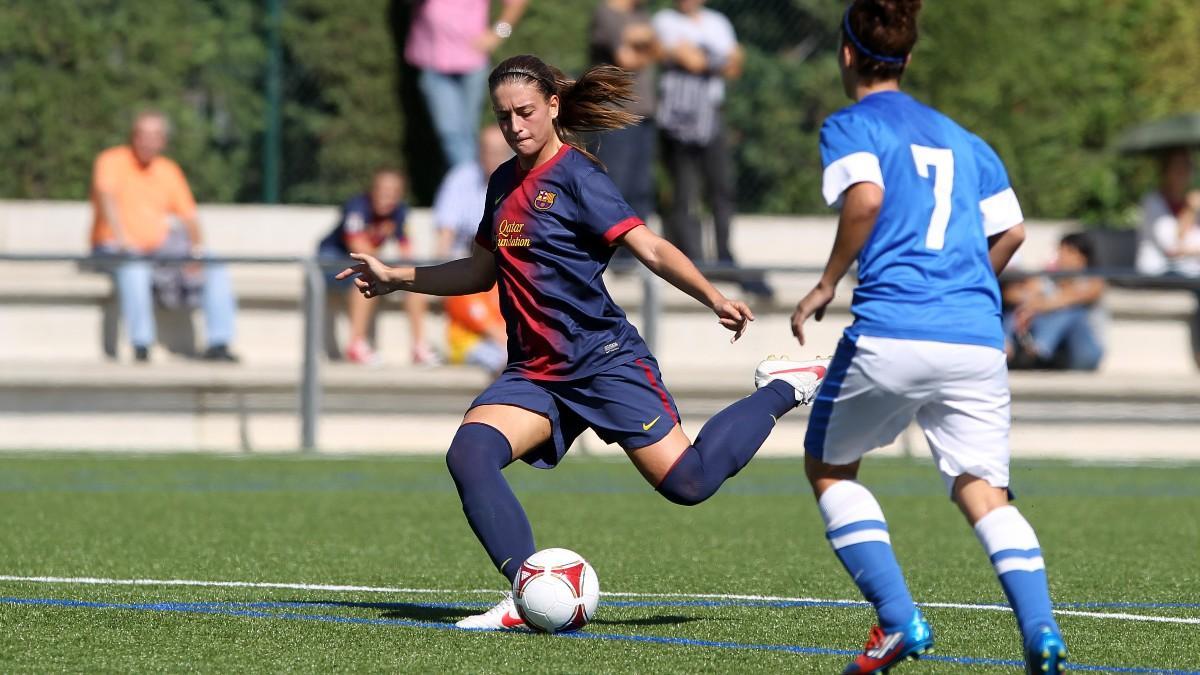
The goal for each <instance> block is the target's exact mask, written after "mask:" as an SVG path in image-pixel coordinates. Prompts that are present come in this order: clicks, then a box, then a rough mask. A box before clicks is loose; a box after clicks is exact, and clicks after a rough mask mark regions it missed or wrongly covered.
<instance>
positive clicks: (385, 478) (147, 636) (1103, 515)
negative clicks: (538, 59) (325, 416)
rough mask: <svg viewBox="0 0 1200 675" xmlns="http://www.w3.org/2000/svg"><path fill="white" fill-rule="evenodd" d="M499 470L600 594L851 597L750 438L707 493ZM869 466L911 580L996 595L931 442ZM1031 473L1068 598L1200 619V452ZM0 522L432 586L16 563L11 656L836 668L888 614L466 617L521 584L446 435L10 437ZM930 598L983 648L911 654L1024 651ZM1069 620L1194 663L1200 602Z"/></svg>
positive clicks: (1034, 505)
mask: <svg viewBox="0 0 1200 675" xmlns="http://www.w3.org/2000/svg"><path fill="white" fill-rule="evenodd" d="M507 475H508V476H509V478H510V480H511V481H512V483H513V485H514V488H515V490H516V492H517V493H518V495H519V496H520V497H521V498H522V501H523V503H524V504H525V507H526V509H527V511H528V513H529V515H530V518H531V519H532V521H533V524H534V531H535V534H536V535H537V539H538V543H539V546H542V547H549V546H563V547H567V548H571V549H574V550H576V551H578V552H580V553H582V554H583V555H584V556H585V557H587V558H588V559H589V560H590V562H591V563H592V565H593V566H594V567H595V568H596V570H597V573H598V575H599V577H600V583H601V589H602V591H609V592H612V591H616V592H626V593H630V592H642V593H679V594H708V593H717V594H742V595H765V596H781V597H789V598H792V597H803V598H816V599H826V600H856V599H857V598H858V596H857V592H856V589H855V588H854V586H853V584H852V583H851V582H850V580H849V579H848V578H847V577H846V575H845V573H844V571H843V570H842V568H841V566H840V565H839V563H838V562H837V560H836V558H835V557H834V556H833V554H832V553H831V552H830V551H829V549H828V547H827V545H826V543H825V540H824V537H823V532H822V525H821V519H820V517H819V515H818V514H817V512H816V508H815V506H814V504H813V500H812V498H811V496H810V495H809V494H808V491H807V488H806V486H805V483H804V479H803V469H802V465H801V463H800V462H798V461H795V460H771V459H760V460H757V461H756V462H754V463H753V464H751V466H750V467H748V468H747V469H746V470H745V471H743V472H742V473H741V474H740V475H739V476H737V477H736V478H734V479H732V480H731V481H730V482H729V483H728V484H727V485H726V486H725V488H724V489H723V490H722V492H721V493H720V494H718V495H717V496H716V497H714V498H713V499H712V500H710V501H709V502H707V503H705V504H703V505H701V506H699V507H694V508H683V507H679V506H674V505H672V504H670V503H668V502H666V501H665V500H663V499H662V498H660V497H659V496H657V495H656V494H655V493H654V492H653V491H652V490H651V489H650V488H648V487H647V486H646V485H645V484H644V483H643V482H642V480H641V478H640V477H638V475H637V472H636V471H635V470H634V469H633V467H632V466H630V465H628V464H627V463H625V462H619V461H608V460H599V459H588V458H584V457H571V458H569V459H568V461H566V462H564V464H563V465H562V466H561V467H560V468H559V469H557V470H555V471H538V470H535V469H531V468H528V467H525V466H513V467H511V468H510V469H509V470H508V472H507ZM862 478H863V481H864V483H866V484H867V485H868V486H870V487H871V488H872V489H873V490H874V491H875V493H876V494H877V495H878V497H879V500H880V502H881V503H882V505H883V507H884V511H885V513H886V514H887V516H888V520H889V525H890V529H891V534H892V540H893V543H894V545H895V548H896V553H897V556H898V558H899V559H900V562H901V564H902V565H903V566H904V569H905V574H906V577H907V579H908V580H909V583H910V586H911V589H912V593H913V596H914V597H915V598H916V599H917V600H918V601H919V602H934V603H965V604H994V603H1002V602H1004V597H1003V594H1002V592H1001V590H1000V588H999V585H998V584H997V583H996V581H995V579H994V577H993V575H992V571H991V568H990V566H989V565H988V563H987V558H986V556H985V555H984V553H983V552H982V550H981V549H980V547H979V545H978V543H977V542H976V540H975V537H974V535H973V533H972V532H971V530H970V528H968V527H967V526H966V525H965V524H964V523H963V522H962V519H961V516H959V514H958V512H957V511H956V510H955V509H954V507H953V506H952V505H951V504H950V503H949V501H948V500H947V499H946V497H945V494H944V492H943V489H942V484H941V480H940V478H939V477H938V476H937V474H936V472H935V471H934V469H933V468H932V467H931V466H930V465H929V464H928V462H922V461H907V460H888V459H872V460H868V461H867V462H866V466H865V468H864V471H863V477H862ZM1013 489H1014V490H1015V491H1016V492H1017V494H1018V496H1019V499H1018V501H1017V505H1018V506H1019V507H1020V508H1021V510H1022V511H1023V512H1024V513H1025V514H1026V515H1027V517H1028V518H1029V520H1030V521H1031V522H1032V523H1033V525H1034V527H1035V528H1036V529H1037V531H1038V534H1039V536H1040V538H1041V542H1042V548H1043V551H1044V554H1045V557H1046V560H1047V563H1048V565H1049V574H1050V584H1051V590H1052V593H1053V595H1054V599H1055V601H1056V602H1059V603H1133V605H1131V606H1120V607H1114V606H1109V607H1078V608H1076V609H1079V610H1081V611H1087V612H1107V613H1124V614H1134V615H1144V616H1162V617H1184V618H1197V617H1200V592H1198V591H1197V589H1198V588H1200V466H1194V465H1192V466H1142V467H1132V466H1121V467H1117V466H1073V465H1068V464H1063V463H1049V462H1022V463H1019V464H1018V466H1017V467H1016V468H1015V470H1014V475H1013ZM0 528H2V530H0V531H2V532H3V536H0V575H10V576H22V577H25V576H29V577H33V576H37V577H71V578H76V577H106V578H114V579H156V580H157V579H184V580H204V581H250V582H287V583H300V584H345V585H356V586H371V587H392V588H409V589H412V588H421V589H435V590H437V589H440V591H439V592H435V593H417V592H408V591H404V592H401V591H391V592H369V591H335V590H320V589H302V588H292V589H286V588H245V587H240V588H239V587H208V586H163V585H144V586H130V585H114V584H107V583H106V584H92V585H86V584H80V583H58V582H56V583H35V582H31V581H0V596H2V598H3V599H2V600H0V671H4V672H12V671H39V672H42V671H48V670H70V671H97V670H120V671H139V672H144V671H181V670H202V671H235V672H241V671H282V670H288V671H328V670H347V671H392V672H395V671H417V672H483V671H501V672H517V671H534V672H579V673H584V672H598V671H603V672H633V671H636V672H730V671H784V670H786V671H790V672H813V673H831V672H840V669H841V667H842V666H843V665H844V664H845V663H846V661H847V660H848V657H847V656H845V655H841V654H836V653H833V654H831V653H830V650H847V651H850V650H857V649H859V648H860V647H861V645H862V642H863V641H864V639H865V637H866V634H867V630H868V628H869V627H870V625H871V623H872V619H873V615H872V613H871V612H870V610H869V609H867V608H864V607H860V606H842V605H836V604H835V605H822V604H819V603H818V604H812V603H809V604H797V603H786V602H767V603H762V602H748V601H729V600H720V599H703V598H694V597H678V598H669V599H659V598H632V597H627V596H623V597H613V596H610V597H607V598H603V599H602V600H601V608H600V611H599V613H598V617H597V619H596V620H595V621H594V622H593V623H592V624H591V625H589V626H588V627H587V628H586V629H585V631H584V634H583V635H584V637H576V638H570V637H565V638H564V637H548V636H542V635H514V634H483V633H471V632H464V631H457V630H452V629H449V628H448V625H449V624H450V623H453V621H455V620H457V619H458V618H460V617H462V616H464V615H466V614H468V613H476V612H478V611H480V610H481V609H482V608H484V607H486V606H487V605H488V604H490V603H491V602H494V600H495V599H496V598H497V597H498V594H497V595H490V594H484V593H472V592H469V591H472V590H477V589H495V590H496V591H500V590H502V589H503V586H504V583H503V580H502V578H501V577H500V576H499V575H498V574H496V573H495V572H494V571H492V570H491V568H490V565H489V563H488V560H487V558H486V556H485V555H484V553H483V551H482V550H481V549H480V547H479V546H478V544H477V543H476V542H475V540H474V538H473V536H472V535H471V532H470V530H469V529H468V528H467V525H466V522H465V520H464V519H463V517H462V514H461V511H460V508H459V504H458V500H457V497H456V495H455V493H454V488H453V485H452V484H451V482H450V480H449V478H448V476H447V475H446V473H445V469H444V465H443V463H442V461H441V459H440V458H433V457H428V458H418V457H408V458H403V457H400V458H391V457H389V458H354V459H308V458H300V457H236V458H232V457H207V456H161V457H158V456H155V457H136V456H125V457H99V456H77V455H56V456H46V455H41V456H38V455H10V456H6V457H3V458H0ZM1154 603H1163V604H1177V605H1179V604H1182V605H1185V606H1174V607H1169V606H1168V607H1157V606H1152V605H1153V604H1154ZM1186 605H1190V606H1186ZM925 613H926V616H927V618H928V619H929V620H930V622H931V623H932V624H933V627H934V631H935V634H936V636H937V651H936V655H937V656H940V657H964V658H966V659H969V661H967V662H958V663H950V662H938V661H921V662H919V663H912V664H905V665H904V666H902V667H900V668H898V669H897V671H896V672H906V673H908V672H911V673H920V672H933V673H955V672H1017V671H1018V669H1017V668H1015V667H1014V666H1012V665H1003V664H1001V665H996V664H994V663H993V664H991V665H989V663H990V662H989V661H987V660H988V659H998V660H1001V661H1014V660H1017V659H1020V649H1019V638H1018V634H1017V630H1016V627H1015V623H1014V621H1013V618H1012V616H1011V614H1009V613H1007V612H1001V611H992V610H986V609H980V608H937V607H932V608H927V609H926V610H925ZM1060 623H1061V625H1062V628H1063V630H1064V633H1065V635H1066V637H1067V640H1068V643H1069V645H1070V648H1071V656H1072V661H1073V662H1077V663H1080V664H1083V665H1091V666H1100V667H1104V668H1109V669H1117V668H1147V669H1176V670H1185V671H1186V670H1191V669H1195V668H1196V667H1197V666H1196V665H1195V664H1196V656H1197V654H1198V653H1200V625H1196V624H1170V623H1151V622H1145V621H1134V620H1129V619H1122V618H1103V617H1096V616H1060ZM647 638H649V639H658V638H662V639H661V640H657V641H645V640H646V639H647ZM764 647H765V648H764ZM783 648H787V650H786V651H783V650H781V649H783ZM1127 672H1128V671H1127ZM1139 672H1154V671H1139Z"/></svg>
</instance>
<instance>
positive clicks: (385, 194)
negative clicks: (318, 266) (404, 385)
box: [317, 169, 438, 365]
mask: <svg viewBox="0 0 1200 675" xmlns="http://www.w3.org/2000/svg"><path fill="white" fill-rule="evenodd" d="M405 191H406V187H405V179H404V176H403V175H402V174H401V173H400V172H399V171H397V170H395V169H380V170H379V171H376V172H375V175H374V177H373V178H372V179H371V189H370V191H369V192H366V193H364V194H360V195H358V196H356V197H353V198H351V199H350V200H349V201H347V202H346V203H345V204H344V205H342V213H341V217H340V218H339V220H338V224H337V226H336V227H334V228H333V231H332V232H330V233H329V234H328V235H326V236H325V238H324V239H322V240H321V243H320V244H319V245H318V246H317V256H318V257H319V258H340V259H344V258H348V257H349V256H350V254H351V253H369V254H371V255H375V256H377V255H379V254H380V249H382V248H383V246H384V244H386V243H387V242H388V240H390V239H395V241H396V243H397V245H398V246H399V249H400V255H402V256H404V257H408V256H409V255H410V253H411V251H410V248H409V244H408V238H407V237H406V236H405V233H404V219H405V216H406V215H407V213H408V206H407V205H406V204H405V203H404V196H405ZM325 272H326V281H327V283H328V284H329V287H330V288H331V289H339V290H340V291H341V292H344V293H345V294H346V314H347V317H348V318H349V320H350V341H349V343H348V344H347V346H346V359H347V360H348V361H350V362H352V363H358V364H363V365H377V364H378V363H379V356H378V354H376V352H375V348H374V347H373V346H372V345H371V344H370V342H369V341H368V340H367V334H368V332H369V331H370V327H371V321H372V319H374V317H375V312H376V311H378V308H379V303H378V302H372V301H370V300H368V299H366V298H364V297H362V294H361V293H359V292H358V291H357V290H355V288H354V285H353V284H352V283H350V281H349V280H346V281H337V280H336V279H334V276H335V275H336V274H337V272H338V269H337V268H333V267H330V268H329V269H327V270H325ZM404 306H405V310H406V311H407V312H408V320H409V326H410V328H411V330H412V344H413V354H412V359H413V363H415V364H418V365H432V364H436V363H437V362H438V356H437V354H436V353H435V352H434V351H433V350H432V349H430V347H429V345H428V343H427V342H426V341H425V314H426V311H427V308H428V302H427V301H426V299H425V296H423V295H418V294H415V293H409V294H408V295H407V296H406V297H405V298H404Z"/></svg>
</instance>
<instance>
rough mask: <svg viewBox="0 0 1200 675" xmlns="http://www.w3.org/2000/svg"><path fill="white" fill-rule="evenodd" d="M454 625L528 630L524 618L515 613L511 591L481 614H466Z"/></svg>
mask: <svg viewBox="0 0 1200 675" xmlns="http://www.w3.org/2000/svg"><path fill="white" fill-rule="evenodd" d="M454 625H455V626H458V627H459V628H473V629H475V630H529V627H528V626H526V625H525V620H524V619H522V618H521V615H520V614H518V613H517V606H516V604H514V603H513V597H512V593H505V594H504V599H503V600H501V601H500V603H499V604H497V605H496V606H495V607H493V608H491V609H489V610H488V611H486V612H484V613H483V614H476V615H474V616H468V617H466V618H465V619H462V620H461V621H459V622H458V623H456V624H454Z"/></svg>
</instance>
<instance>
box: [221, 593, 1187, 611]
mask: <svg viewBox="0 0 1200 675" xmlns="http://www.w3.org/2000/svg"><path fill="white" fill-rule="evenodd" d="M497 593H498V591H497ZM201 604H203V603H201ZM208 604H212V605H227V606H238V607H252V608H255V609H285V608H289V607H305V606H310V607H311V606H322V607H361V608H366V609H388V608H392V607H428V608H439V607H440V608H445V609H477V608H480V607H491V606H492V604H494V603H488V602H479V601H466V602H399V603H384V602H378V603H372V602H347V601H330V602H321V601H312V602H304V601H294V602H212V603H208ZM924 604H925V603H920V602H918V603H917V605H924ZM972 604H976V605H979V606H981V607H1008V605H1007V604H1005V603H1002V602H981V603H972ZM604 606H605V607H620V608H639V607H761V608H765V609H792V608H813V607H834V608H846V607H869V606H870V603H868V602H865V601H863V600H669V599H662V600H610V599H608V598H605V599H604ZM1054 608H1055V609H1200V603H1189V602H1056V603H1054Z"/></svg>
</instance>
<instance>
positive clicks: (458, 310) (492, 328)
mask: <svg viewBox="0 0 1200 675" xmlns="http://www.w3.org/2000/svg"><path fill="white" fill-rule="evenodd" d="M444 306H445V309H446V318H447V319H448V322H447V324H446V344H447V346H448V354H449V361H450V363H465V364H470V365H472V366H479V367H480V368H483V369H484V370H487V371H488V372H490V373H492V374H495V375H499V374H500V371H502V370H504V367H505V366H506V365H508V333H507V332H506V331H505V324H504V317H503V316H502V315H501V314H500V292H499V291H498V290H496V287H495V286H492V290H490V291H485V292H483V293H473V294H471V295H458V296H451V297H448V298H446V299H445V305H444Z"/></svg>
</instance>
